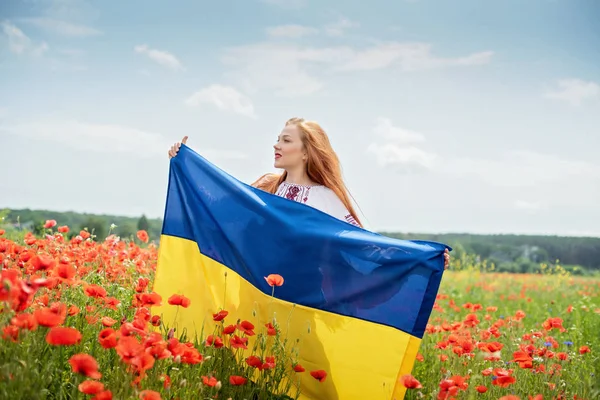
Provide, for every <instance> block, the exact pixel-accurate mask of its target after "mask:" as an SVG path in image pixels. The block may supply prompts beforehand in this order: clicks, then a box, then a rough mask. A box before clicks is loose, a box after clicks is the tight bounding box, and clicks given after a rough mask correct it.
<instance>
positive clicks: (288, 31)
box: [266, 25, 319, 38]
mask: <svg viewBox="0 0 600 400" xmlns="http://www.w3.org/2000/svg"><path fill="white" fill-rule="evenodd" d="M266 31H267V35H269V36H271V37H275V38H299V37H303V36H308V35H315V34H317V33H318V32H319V30H318V29H317V28H313V27H311V26H304V25H279V26H272V27H268V28H267V29H266Z"/></svg>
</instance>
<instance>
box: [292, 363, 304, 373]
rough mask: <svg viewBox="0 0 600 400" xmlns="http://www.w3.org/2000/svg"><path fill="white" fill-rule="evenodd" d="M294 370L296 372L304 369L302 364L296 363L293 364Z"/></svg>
mask: <svg viewBox="0 0 600 400" xmlns="http://www.w3.org/2000/svg"><path fill="white" fill-rule="evenodd" d="M294 371H296V372H304V371H306V370H305V369H304V367H303V366H302V365H300V364H296V365H294Z"/></svg>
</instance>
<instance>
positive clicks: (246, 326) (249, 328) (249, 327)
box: [237, 321, 255, 336]
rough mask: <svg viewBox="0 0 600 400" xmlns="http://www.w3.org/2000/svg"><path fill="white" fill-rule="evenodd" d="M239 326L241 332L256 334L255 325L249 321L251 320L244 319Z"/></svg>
mask: <svg viewBox="0 0 600 400" xmlns="http://www.w3.org/2000/svg"><path fill="white" fill-rule="evenodd" d="M237 328H238V329H239V330H240V332H244V333H245V334H246V335H248V336H254V335H255V333H254V330H253V329H254V325H253V324H252V323H251V322H249V321H242V322H241V323H240V324H239V325H238V326H237Z"/></svg>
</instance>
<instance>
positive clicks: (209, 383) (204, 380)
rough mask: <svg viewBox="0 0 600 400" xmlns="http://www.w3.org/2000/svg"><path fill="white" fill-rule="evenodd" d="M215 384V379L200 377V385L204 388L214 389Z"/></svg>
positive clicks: (212, 377)
mask: <svg viewBox="0 0 600 400" xmlns="http://www.w3.org/2000/svg"><path fill="white" fill-rule="evenodd" d="M217 382H218V381H217V379H216V378H215V377H214V376H211V377H210V378H209V377H206V376H203V377H202V383H203V384H204V385H205V386H209V387H214V386H216V385H217Z"/></svg>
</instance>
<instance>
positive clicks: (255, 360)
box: [246, 356, 262, 368]
mask: <svg viewBox="0 0 600 400" xmlns="http://www.w3.org/2000/svg"><path fill="white" fill-rule="evenodd" d="M246 364H248V365H249V366H251V367H254V368H260V367H261V366H262V361H261V359H260V358H259V357H257V356H250V357H248V358H246Z"/></svg>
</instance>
